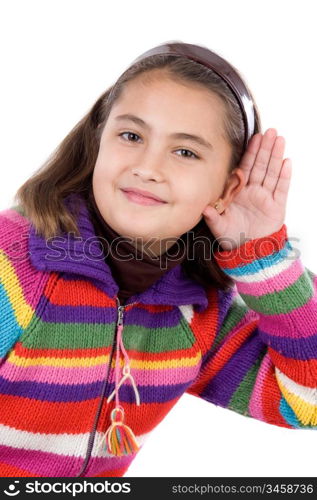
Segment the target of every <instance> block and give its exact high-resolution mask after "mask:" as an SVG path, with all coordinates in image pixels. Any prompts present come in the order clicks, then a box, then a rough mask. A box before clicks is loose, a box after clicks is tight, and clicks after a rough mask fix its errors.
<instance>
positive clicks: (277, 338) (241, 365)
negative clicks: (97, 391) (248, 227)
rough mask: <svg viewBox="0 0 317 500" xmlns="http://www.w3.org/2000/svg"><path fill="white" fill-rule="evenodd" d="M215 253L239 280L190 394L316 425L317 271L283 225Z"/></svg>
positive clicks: (280, 421) (224, 303)
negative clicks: (303, 258)
mask: <svg viewBox="0 0 317 500" xmlns="http://www.w3.org/2000/svg"><path fill="white" fill-rule="evenodd" d="M214 256H215V259H216V261H217V262H218V264H219V266H220V267H221V268H222V269H223V271H224V272H225V273H227V274H228V275H229V276H230V277H231V278H232V279H233V280H234V282H235V285H234V287H233V289H232V291H231V292H230V293H229V294H227V295H226V292H221V293H219V296H220V295H221V296H222V299H219V302H218V323H219V326H217V327H216V330H215V331H216V334H215V335H214V337H213V339H212V341H211V342H210V343H211V345H210V346H207V348H206V350H205V352H204V355H203V359H202V365H201V369H200V372H199V374H198V377H197V378H196V380H195V381H194V383H193V384H192V385H191V386H190V387H189V389H188V390H187V392H188V393H190V394H193V395H196V396H198V397H201V398H203V399H205V400H206V401H210V402H211V403H214V404H216V405H219V406H222V407H224V408H228V409H230V410H233V411H235V412H238V413H241V414H243V415H245V416H248V417H253V418H256V419H258V420H262V421H264V422H266V423H269V424H273V425H278V426H282V427H288V428H291V429H295V428H296V429H299V428H301V429H317V291H316V283H317V277H316V275H315V274H314V273H313V272H312V271H310V270H309V269H307V268H306V267H304V266H303V264H302V262H301V260H300V258H299V257H298V256H297V255H296V254H295V249H293V247H292V246H291V244H290V242H289V239H288V236H287V228H286V225H285V224H284V225H283V226H282V227H281V229H280V230H279V231H277V232H276V233H273V234H271V235H269V236H266V237H263V238H259V239H254V240H249V241H247V242H246V243H244V244H243V245H241V246H240V247H238V248H235V249H233V250H230V251H218V252H216V253H215V255H214Z"/></svg>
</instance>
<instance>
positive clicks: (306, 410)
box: [276, 375, 317, 425]
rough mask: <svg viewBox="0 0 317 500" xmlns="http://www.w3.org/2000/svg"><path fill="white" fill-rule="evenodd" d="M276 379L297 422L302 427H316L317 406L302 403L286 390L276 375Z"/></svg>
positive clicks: (301, 400) (302, 401) (300, 399)
mask: <svg viewBox="0 0 317 500" xmlns="http://www.w3.org/2000/svg"><path fill="white" fill-rule="evenodd" d="M276 378H277V381H278V385H279V387H280V389H281V392H282V394H283V396H284V398H285V399H286V401H287V402H288V404H289V405H290V407H291V408H292V409H293V411H294V413H295V415H296V417H297V418H298V420H299V421H300V422H301V423H302V424H303V425H317V404H316V405H315V404H311V403H308V402H307V401H304V400H303V399H302V398H300V397H299V396H298V395H297V394H294V393H293V392H291V391H290V390H289V389H287V388H286V387H285V385H284V384H283V383H282V382H281V379H280V378H279V377H278V375H276Z"/></svg>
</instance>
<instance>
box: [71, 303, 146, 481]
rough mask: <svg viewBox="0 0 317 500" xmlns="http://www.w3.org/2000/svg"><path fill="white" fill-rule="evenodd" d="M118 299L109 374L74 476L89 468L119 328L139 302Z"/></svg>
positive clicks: (80, 475)
mask: <svg viewBox="0 0 317 500" xmlns="http://www.w3.org/2000/svg"><path fill="white" fill-rule="evenodd" d="M116 300H117V303H118V309H117V311H118V319H117V324H116V330H115V333H114V337H113V341H112V347H111V353H110V357H109V364H108V370H107V374H106V377H105V380H104V383H103V386H102V389H101V394H100V401H99V405H98V408H97V411H96V414H95V420H94V424H93V428H92V430H91V432H90V435H89V440H88V445H87V453H86V458H85V461H84V463H83V465H82V468H81V470H80V472H79V474H78V475H77V476H74V477H83V475H84V473H85V472H86V470H87V467H88V463H89V460H90V457H91V452H92V449H93V446H94V441H95V435H96V431H97V425H98V421H99V417H100V414H101V409H102V405H103V401H104V396H105V392H106V389H107V386H108V382H109V373H110V370H111V364H112V358H113V353H114V350H115V347H116V342H117V329H118V326H119V325H122V324H123V314H124V309H125V308H126V307H127V306H132V305H134V304H136V303H137V302H132V304H126V305H125V306H123V305H121V304H120V300H119V298H118V296H117V297H116Z"/></svg>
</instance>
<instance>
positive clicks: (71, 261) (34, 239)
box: [29, 194, 208, 311]
mask: <svg viewBox="0 0 317 500" xmlns="http://www.w3.org/2000/svg"><path fill="white" fill-rule="evenodd" d="M74 202H76V203H78V205H79V213H78V217H77V224H78V229H79V232H80V237H77V236H75V235H74V234H73V233H63V235H62V236H56V237H54V238H50V239H49V240H46V239H45V238H44V237H42V236H40V235H38V234H36V232H35V228H34V226H33V225H32V224H31V227H30V233H29V251H30V260H31V262H32V265H33V266H34V267H35V268H36V269H38V270H40V271H48V272H51V271H53V272H54V271H55V272H63V273H65V278H66V279H67V277H68V279H76V278H75V275H77V277H78V278H77V279H83V278H88V279H90V280H91V281H92V282H93V283H94V285H95V286H97V287H98V288H100V289H101V290H103V291H104V292H106V293H107V294H108V295H109V296H110V297H111V298H115V296H116V294H117V293H118V291H119V287H118V285H117V283H116V282H115V280H114V278H113V276H112V274H111V270H110V267H109V265H108V264H107V262H106V260H105V257H104V255H103V247H102V244H101V242H100V240H99V238H98V236H97V235H96V233H95V230H94V227H93V224H92V222H91V219H90V216H89V212H88V209H87V207H86V203H85V200H84V198H83V197H82V196H80V195H78V194H72V195H70V196H68V197H67V198H66V199H65V204H66V205H67V207H68V208H69V210H71V211H72V209H73V203H74ZM135 301H137V302H142V303H143V304H158V305H159V304H162V305H177V306H179V305H185V304H193V305H195V306H197V309H198V310H199V311H200V310H204V309H205V308H206V307H207V305H208V299H207V295H206V292H205V289H204V288H203V287H202V286H201V285H200V284H199V283H198V282H196V281H194V280H192V279H190V278H189V277H187V275H186V274H185V273H184V270H183V268H182V265H181V264H179V265H177V266H175V267H173V268H172V269H170V270H168V271H166V273H164V274H163V276H162V277H161V278H160V279H158V281H156V282H155V283H154V284H153V285H152V286H150V287H149V288H148V289H147V290H145V291H143V292H142V293H138V294H136V295H133V296H132V297H130V298H129V299H128V300H127V302H126V304H130V303H132V302H135Z"/></svg>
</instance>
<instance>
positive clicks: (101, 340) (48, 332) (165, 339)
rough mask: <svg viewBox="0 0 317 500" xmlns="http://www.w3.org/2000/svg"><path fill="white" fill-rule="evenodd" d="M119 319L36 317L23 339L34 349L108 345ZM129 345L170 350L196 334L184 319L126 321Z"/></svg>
mask: <svg viewBox="0 0 317 500" xmlns="http://www.w3.org/2000/svg"><path fill="white" fill-rule="evenodd" d="M115 329H116V323H115V322H113V323H110V324H93V325H92V324H87V323H47V322H43V321H41V320H40V319H38V318H35V317H33V319H32V321H31V323H30V325H29V326H28V328H27V330H26V331H25V332H24V333H23V334H22V335H21V337H20V341H21V343H22V344H23V346H24V347H26V348H32V349H85V348H86V349H91V348H94V347H109V346H110V345H111V343H112V341H113V337H114V334H115ZM122 337H123V342H124V346H125V348H126V349H135V350H137V351H141V352H167V351H174V350H177V349H188V348H190V347H191V346H192V345H193V344H194V342H195V338H194V336H193V334H192V332H191V330H190V329H189V326H188V325H187V322H185V320H184V319H181V320H180V323H179V325H177V326H175V327H172V328H166V327H165V328H146V327H142V326H136V325H126V326H124V328H123V330H122Z"/></svg>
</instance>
